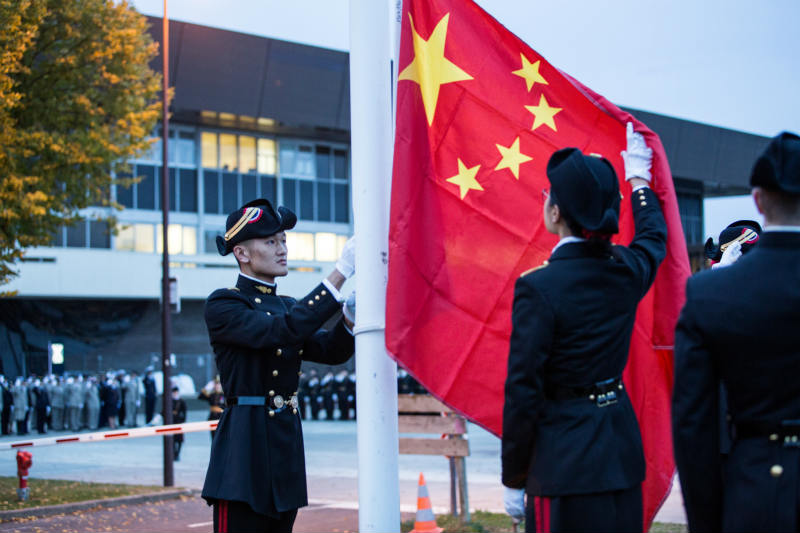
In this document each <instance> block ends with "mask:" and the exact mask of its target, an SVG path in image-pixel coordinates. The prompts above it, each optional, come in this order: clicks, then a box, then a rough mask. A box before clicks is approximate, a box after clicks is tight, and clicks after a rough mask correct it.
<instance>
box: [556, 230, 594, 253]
mask: <svg viewBox="0 0 800 533" xmlns="http://www.w3.org/2000/svg"><path fill="white" fill-rule="evenodd" d="M585 240H586V239H584V238H581V237H575V236H574V235H569V236H568V237H564V238H563V239H561V240H560V241H558V244H556V245H555V246H554V247H553V251H552V252H550V255H552V254H554V253H556V250H558V249H559V248H561V247H562V246H564V245H565V244H569V243H572V242H583V241H585Z"/></svg>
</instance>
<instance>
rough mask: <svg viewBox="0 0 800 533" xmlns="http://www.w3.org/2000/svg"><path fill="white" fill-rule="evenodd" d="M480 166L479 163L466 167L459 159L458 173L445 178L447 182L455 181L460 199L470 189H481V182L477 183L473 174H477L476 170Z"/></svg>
mask: <svg viewBox="0 0 800 533" xmlns="http://www.w3.org/2000/svg"><path fill="white" fill-rule="evenodd" d="M480 168H481V166H480V165H475V166H474V167H472V168H467V165H465V164H464V163H463V162H462V161H461V159H459V160H458V174H456V175H455V176H453V177H452V178H447V181H448V182H450V183H455V184H456V185H458V188H459V192H460V193H461V199H462V200H463V199H464V197H465V196H466V195H467V193H468V192H469V191H470V190H476V191H482V190H483V187H481V184H480V183H478V180H476V179H475V176H476V175H477V174H478V170H479V169H480Z"/></svg>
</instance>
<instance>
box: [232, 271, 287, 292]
mask: <svg viewBox="0 0 800 533" xmlns="http://www.w3.org/2000/svg"><path fill="white" fill-rule="evenodd" d="M236 288H237V289H239V290H240V291H242V292H244V293H247V294H257V295H263V294H276V291H277V290H278V285H277V284H275V283H267V282H266V281H261V280H260V279H257V278H254V277H251V276H248V275H247V274H242V273H241V272H239V279H238V280H237V281H236Z"/></svg>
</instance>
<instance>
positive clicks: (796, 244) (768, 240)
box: [753, 229, 800, 251]
mask: <svg viewBox="0 0 800 533" xmlns="http://www.w3.org/2000/svg"><path fill="white" fill-rule="evenodd" d="M761 248H793V249H795V250H800V233H798V232H795V231H781V230H777V229H775V230H770V231H764V232H763V233H762V234H761V237H760V238H759V239H758V244H757V245H756V247H755V248H753V251H756V250H759V249H761Z"/></svg>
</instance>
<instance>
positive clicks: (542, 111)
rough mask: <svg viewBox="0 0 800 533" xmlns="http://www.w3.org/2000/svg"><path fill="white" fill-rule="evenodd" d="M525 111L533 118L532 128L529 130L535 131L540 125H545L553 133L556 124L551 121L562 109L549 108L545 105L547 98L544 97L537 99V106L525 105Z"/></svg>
mask: <svg viewBox="0 0 800 533" xmlns="http://www.w3.org/2000/svg"><path fill="white" fill-rule="evenodd" d="M525 109H527V110H528V111H530V112H531V113H533V116H534V117H535V118H534V120H533V126H531V130H535V129H536V128H538V127H539V126H541V125H542V124H546V125H547V126H550V129H552V130H553V131H557V130H556V122H555V121H554V120H553V117H554V116H556V114H557V113H559V112H560V111H561V110H562V109H563V108H561V107H550V104H548V103H547V98H545V97H544V95H542V96H541V98H539V105H526V106H525Z"/></svg>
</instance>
